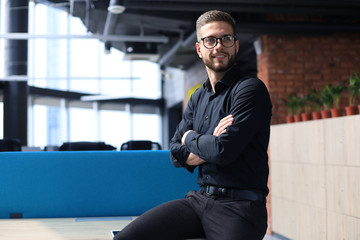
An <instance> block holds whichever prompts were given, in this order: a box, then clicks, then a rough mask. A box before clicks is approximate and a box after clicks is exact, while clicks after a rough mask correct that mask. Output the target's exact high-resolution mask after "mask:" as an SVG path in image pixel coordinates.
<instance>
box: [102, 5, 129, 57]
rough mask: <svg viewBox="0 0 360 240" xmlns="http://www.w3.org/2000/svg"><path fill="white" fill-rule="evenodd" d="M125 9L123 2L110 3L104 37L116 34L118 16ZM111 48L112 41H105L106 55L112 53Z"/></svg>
mask: <svg viewBox="0 0 360 240" xmlns="http://www.w3.org/2000/svg"><path fill="white" fill-rule="evenodd" d="M125 9H126V8H125V6H124V5H122V0H111V1H110V3H109V7H108V14H107V17H106V22H105V27H104V33H103V34H104V36H108V35H112V34H114V32H115V28H116V23H117V20H118V16H119V14H121V13H123V12H124V11H125ZM111 46H112V43H111V42H110V41H105V53H110V50H111Z"/></svg>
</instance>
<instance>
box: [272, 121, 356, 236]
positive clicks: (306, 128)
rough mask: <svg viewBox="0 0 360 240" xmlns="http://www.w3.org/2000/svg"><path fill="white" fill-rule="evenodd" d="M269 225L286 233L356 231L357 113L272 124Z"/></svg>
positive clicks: (274, 229)
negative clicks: (323, 118) (270, 209)
mask: <svg viewBox="0 0 360 240" xmlns="http://www.w3.org/2000/svg"><path fill="white" fill-rule="evenodd" d="M269 152H270V164H271V168H270V169H271V174H270V176H271V197H272V198H271V204H272V205H271V207H272V216H271V217H272V227H273V228H272V230H273V231H274V232H276V233H278V234H281V235H284V236H286V237H288V238H290V239H334V240H335V239H336V240H337V239H358V236H360V233H359V231H360V226H359V225H360V204H359V203H360V115H355V116H347V117H339V118H333V119H326V120H318V121H309V122H302V123H292V124H282V125H274V126H272V127H271V142H270V151H269Z"/></svg>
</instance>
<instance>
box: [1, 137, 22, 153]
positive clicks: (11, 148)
mask: <svg viewBox="0 0 360 240" xmlns="http://www.w3.org/2000/svg"><path fill="white" fill-rule="evenodd" d="M0 152H21V141H20V140H19V139H16V138H4V139H1V140H0Z"/></svg>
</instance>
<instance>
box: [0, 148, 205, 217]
mask: <svg viewBox="0 0 360 240" xmlns="http://www.w3.org/2000/svg"><path fill="white" fill-rule="evenodd" d="M196 175H197V174H191V173H189V172H187V171H186V170H185V169H182V168H181V169H178V168H175V167H173V165H172V164H171V162H170V153H169V151H165V150H162V151H73V152H6V153H0V218H9V216H10V214H13V213H20V214H22V216H23V217H24V218H54V217H56V218H59V217H93V216H137V215H140V214H142V213H143V212H145V211H147V210H148V209H150V208H152V207H154V206H156V205H158V204H161V203H163V202H166V201H169V200H173V199H178V198H183V197H184V196H185V195H186V193H187V192H188V191H189V190H192V189H197V188H198V186H197V184H196Z"/></svg>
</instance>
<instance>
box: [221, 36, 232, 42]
mask: <svg viewBox="0 0 360 240" xmlns="http://www.w3.org/2000/svg"><path fill="white" fill-rule="evenodd" d="M222 40H223V41H225V42H231V41H232V40H233V37H232V36H225V37H223V39H222Z"/></svg>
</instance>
